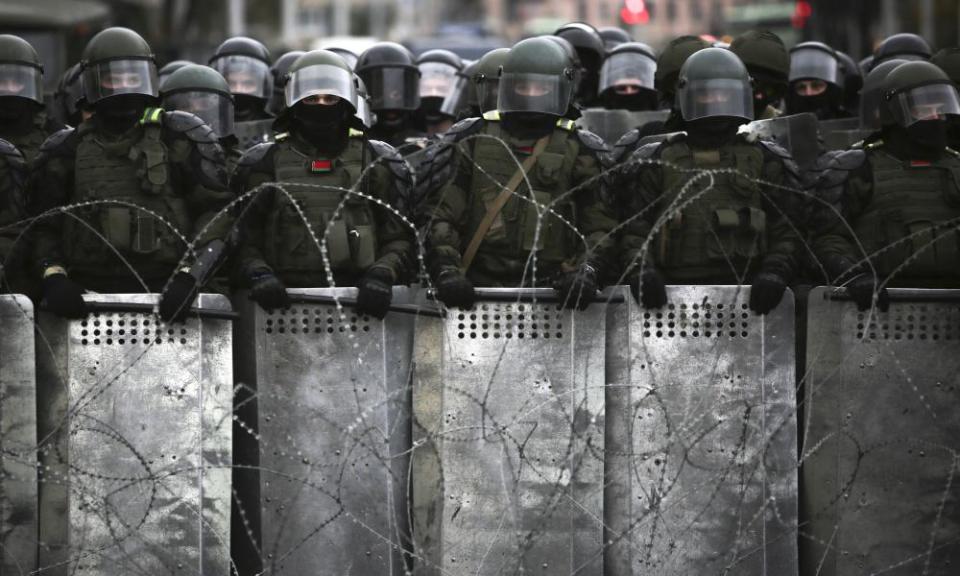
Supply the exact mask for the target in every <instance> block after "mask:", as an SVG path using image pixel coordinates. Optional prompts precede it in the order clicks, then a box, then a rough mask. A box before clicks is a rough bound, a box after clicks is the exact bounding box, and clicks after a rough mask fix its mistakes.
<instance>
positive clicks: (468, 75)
mask: <svg viewBox="0 0 960 576" xmlns="http://www.w3.org/2000/svg"><path fill="white" fill-rule="evenodd" d="M465 64H466V65H465V66H464V67H463V70H460V71H459V72H457V80H456V82H455V83H454V85H453V90H451V91H450V93H449V94H448V95H447V96H446V97H445V98H444V99H443V104H442V105H441V106H440V112H441V113H442V114H444V115H445V116H449V117H451V118H458V119H459V118H471V117H477V116H480V102H479V99H478V98H477V85H476V81H475V77H476V75H477V70H478V69H479V68H480V61H479V60H478V61H476V62H470V63H465Z"/></svg>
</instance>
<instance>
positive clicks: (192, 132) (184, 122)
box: [163, 110, 217, 144]
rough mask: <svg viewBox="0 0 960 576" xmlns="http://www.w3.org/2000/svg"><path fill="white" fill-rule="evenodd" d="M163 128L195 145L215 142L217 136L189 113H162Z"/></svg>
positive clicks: (176, 111) (175, 111)
mask: <svg viewBox="0 0 960 576" xmlns="http://www.w3.org/2000/svg"><path fill="white" fill-rule="evenodd" d="M163 126H164V128H167V129H169V130H171V131H173V132H175V133H177V134H183V135H185V136H186V137H187V138H189V139H190V140H192V141H194V142H196V143H198V144H199V143H203V142H216V141H217V135H216V134H214V133H213V129H211V128H210V127H209V126H207V125H206V124H205V123H204V122H203V120H201V119H200V118H198V117H197V116H194V115H193V114H191V113H189V112H183V111H181V110H172V111H170V112H164V113H163Z"/></svg>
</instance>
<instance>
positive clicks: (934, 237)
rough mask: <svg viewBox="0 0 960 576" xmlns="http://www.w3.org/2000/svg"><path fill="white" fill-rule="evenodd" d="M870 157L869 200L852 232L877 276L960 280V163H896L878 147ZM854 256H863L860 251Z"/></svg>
mask: <svg viewBox="0 0 960 576" xmlns="http://www.w3.org/2000/svg"><path fill="white" fill-rule="evenodd" d="M868 154H869V159H870V166H871V169H872V170H873V196H872V198H871V200H870V202H869V204H868V205H867V206H866V208H865V210H864V212H863V213H862V214H860V215H859V217H858V218H857V220H856V222H855V223H854V224H853V230H854V233H855V234H856V236H857V238H858V239H859V240H860V242H861V243H862V244H863V249H864V250H865V251H866V253H867V254H868V255H870V256H871V258H872V260H873V264H874V266H875V267H876V268H877V271H878V273H880V274H881V275H882V276H881V277H883V278H886V277H887V276H888V275H890V274H895V276H894V278H895V279H903V278H911V277H913V278H924V279H936V278H958V277H960V249H958V243H960V233H958V231H957V227H958V226H960V158H958V157H957V156H956V155H955V153H948V155H945V156H944V157H942V158H941V159H939V160H936V161H933V162H918V161H910V160H900V159H898V158H896V157H895V156H893V155H891V154H889V153H888V152H886V151H885V150H883V149H882V148H880V147H879V146H878V145H872V146H870V147H869V151H868ZM856 254H857V256H860V257H862V256H863V254H862V253H861V252H860V250H859V248H857V250H856ZM901 266H903V267H902V268H901Z"/></svg>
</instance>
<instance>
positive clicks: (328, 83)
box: [283, 64, 357, 111]
mask: <svg viewBox="0 0 960 576" xmlns="http://www.w3.org/2000/svg"><path fill="white" fill-rule="evenodd" d="M283 89H284V94H285V101H286V103H287V107H288V108H292V107H293V105H294V104H296V103H297V102H299V101H301V100H303V99H304V98H308V97H310V96H320V95H327V96H338V97H340V99H341V100H344V101H345V102H347V103H349V104H350V107H351V108H353V110H354V111H356V109H357V85H356V83H355V82H354V81H353V73H352V72H350V71H349V70H344V69H343V68H339V67H337V66H332V65H328V64H319V65H314V66H307V67H306V68H302V69H300V70H297V71H296V72H294V73H293V74H292V75H290V79H289V80H288V81H287V85H286V86H284V88H283Z"/></svg>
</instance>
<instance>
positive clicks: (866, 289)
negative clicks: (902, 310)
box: [846, 274, 890, 312]
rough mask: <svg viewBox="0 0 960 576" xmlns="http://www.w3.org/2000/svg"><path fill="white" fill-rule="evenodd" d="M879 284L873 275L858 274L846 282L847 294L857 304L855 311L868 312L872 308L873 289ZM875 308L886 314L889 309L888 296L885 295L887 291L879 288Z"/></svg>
mask: <svg viewBox="0 0 960 576" xmlns="http://www.w3.org/2000/svg"><path fill="white" fill-rule="evenodd" d="M878 284H879V282H877V280H876V278H875V277H874V276H873V274H860V275H859V276H857V277H856V278H854V279H853V280H850V281H849V282H847V285H846V286H847V294H849V295H850V297H851V298H853V301H854V302H856V304H857V310H861V311H863V310H869V309H870V307H871V306H873V294H874V289H875V288H876V287H877V285H878ZM876 294H877V308H879V309H880V311H881V312H886V311H887V310H889V309H890V295H889V294H888V293H887V289H886V288H885V287H884V288H880V289H879V290H878V291H877V292H876Z"/></svg>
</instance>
